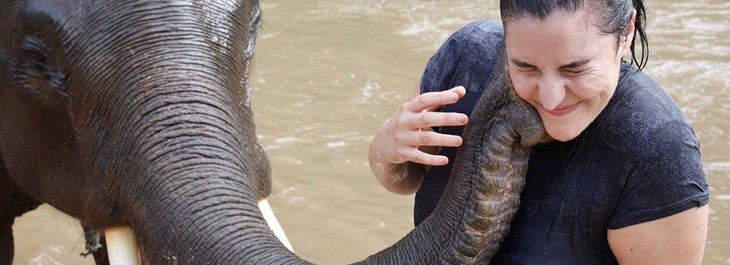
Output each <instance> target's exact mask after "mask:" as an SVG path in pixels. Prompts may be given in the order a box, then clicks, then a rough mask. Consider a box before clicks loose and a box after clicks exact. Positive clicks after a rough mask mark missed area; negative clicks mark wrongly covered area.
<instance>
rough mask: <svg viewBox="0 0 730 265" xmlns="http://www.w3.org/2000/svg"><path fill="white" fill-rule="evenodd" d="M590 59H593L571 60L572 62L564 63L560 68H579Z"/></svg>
mask: <svg viewBox="0 0 730 265" xmlns="http://www.w3.org/2000/svg"><path fill="white" fill-rule="evenodd" d="M590 61H591V60H590V59H584V60H578V61H574V62H570V63H567V64H564V65H561V66H560V69H561V70H563V69H573V68H579V67H581V66H584V65H586V64H588V63H589V62H590Z"/></svg>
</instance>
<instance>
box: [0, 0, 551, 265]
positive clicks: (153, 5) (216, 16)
mask: <svg viewBox="0 0 730 265" xmlns="http://www.w3.org/2000/svg"><path fill="white" fill-rule="evenodd" d="M260 20H261V10H260V7H259V3H258V1H241V0H238V1H237V0H229V1H222V0H209V1H201V0H180V1H148V0H145V1H141V0H44V1H40V0H0V265H6V264H11V263H12V258H13V251H14V249H13V235H12V224H13V222H14V219H15V217H17V216H20V215H22V214H23V213H25V212H27V211H30V210H32V209H34V208H35V207H37V206H38V205H39V204H41V203H48V204H50V205H52V206H54V207H56V208H57V209H59V210H61V211H63V212H65V213H67V214H69V215H71V216H73V217H75V218H78V219H79V220H80V221H81V224H82V226H83V227H84V229H85V231H86V232H87V236H88V237H87V240H88V242H87V248H89V249H90V250H95V251H94V258H95V259H96V260H97V263H99V264H105V263H108V261H107V260H106V259H105V255H104V254H105V253H104V251H105V248H104V247H101V248H100V249H98V250H97V245H96V240H95V237H96V236H98V235H99V232H100V231H103V229H104V228H106V227H109V226H113V225H120V224H129V225H130V226H131V227H132V228H133V230H134V231H135V233H136V235H137V242H138V244H139V246H140V251H141V256H142V260H143V262H144V263H146V264H303V263H307V262H306V261H302V260H300V259H299V258H298V257H296V256H295V255H294V254H293V253H291V252H289V251H288V250H287V249H286V248H285V247H284V246H283V245H282V244H281V243H280V242H279V241H278V240H277V239H276V237H275V236H274V234H273V233H272V232H271V230H270V229H269V228H268V226H267V224H266V222H265V221H264V220H263V218H262V215H261V212H260V210H259V209H258V208H257V206H256V205H257V201H258V200H259V199H262V198H265V197H266V196H267V195H268V194H269V192H270V190H271V181H270V176H269V171H270V170H269V164H268V160H267V158H266V155H265V154H264V153H263V151H262V149H261V147H260V146H259V144H258V142H257V140H256V133H255V127H254V124H253V121H252V115H253V114H252V110H251V106H250V98H249V95H248V82H247V76H248V71H249V64H250V62H251V59H252V56H253V53H254V45H255V40H256V32H257V29H258V27H259V24H260ZM503 59H504V58H502V60H500V67H499V68H498V69H499V70H498V71H495V72H496V73H495V74H494V76H493V82H492V85H490V86H491V87H490V88H489V89H488V90H487V92H485V97H483V98H482V102H484V103H480V104H479V106H478V107H477V109H476V110H475V113H474V114H473V115H472V118H471V120H472V123H471V124H470V125H468V126H467V129H466V131H465V144H464V146H463V147H462V148H461V150H460V151H459V155H458V158H457V165H456V166H455V168H456V169H455V170H454V173H453V174H452V176H451V180H450V182H449V185H448V187H447V189H446V192H445V194H444V197H443V199H442V201H441V203H440V204H439V206H438V208H437V210H436V212H434V214H433V215H432V216H431V217H430V218H429V219H427V220H426V221H425V222H424V223H422V224H421V225H419V226H418V227H417V228H416V229H414V230H413V231H412V232H410V233H409V234H408V235H406V236H405V237H404V238H403V239H402V240H400V241H399V242H397V243H395V244H394V245H393V246H391V247H389V248H387V249H385V250H383V251H381V252H380V253H376V254H374V255H373V256H370V257H369V258H368V259H366V260H365V261H362V263H371V264H444V263H449V264H468V263H475V262H476V263H486V262H488V260H489V258H490V256H491V254H492V253H493V252H494V251H496V248H497V247H498V245H499V242H500V241H501V238H502V236H503V235H504V234H506V233H507V231H508V229H509V220H510V219H511V216H512V215H513V214H514V212H515V211H516V209H517V208H516V207H517V203H518V200H519V192H520V190H521V188H522V185H524V173H525V172H524V171H525V170H526V166H525V164H526V161H527V150H528V149H527V147H528V146H530V145H532V144H534V143H535V142H537V141H538V140H539V139H540V138H541V137H542V134H543V132H542V128H541V125H540V124H541V123H540V122H539V117H537V114H536V113H535V112H534V110H533V109H532V108H530V107H529V106H527V105H526V104H524V102H521V101H520V100H519V99H518V98H517V97H516V96H515V95H514V93H513V92H512V89H511V87H510V85H509V80H508V79H507V78H506V76H505V73H504V62H503ZM100 241H101V242H100V243H102V244H103V237H102V238H101V240H100ZM323 251H324V250H323Z"/></svg>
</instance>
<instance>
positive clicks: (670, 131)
mask: <svg viewBox="0 0 730 265" xmlns="http://www.w3.org/2000/svg"><path fill="white" fill-rule="evenodd" d="M647 134H648V135H647V138H648V139H647V142H646V143H651V144H645V146H640V148H646V149H649V150H644V152H643V153H638V154H637V156H636V157H635V158H634V159H633V168H632V170H631V172H630V174H629V175H628V177H627V178H626V182H625V183H624V187H623V191H622V196H621V199H620V201H619V202H618V205H617V208H616V210H615V212H614V213H613V215H612V217H611V219H610V220H609V223H608V228H609V229H618V228H623V227H626V226H630V225H634V224H639V223H644V222H648V221H652V220H656V219H660V218H664V217H667V216H670V215H673V214H676V213H680V212H682V211H685V210H687V209H690V208H693V207H699V206H702V205H705V204H707V203H708V202H709V187H708V184H707V181H706V178H705V174H704V172H703V169H702V161H701V156H700V149H699V144H698V142H697V140H696V138H695V137H694V132H693V131H692V129H691V128H690V127H689V125H688V124H687V123H685V122H682V121H671V122H668V123H665V124H663V125H661V126H660V127H658V128H656V129H655V130H652V131H649V132H648V133H647Z"/></svg>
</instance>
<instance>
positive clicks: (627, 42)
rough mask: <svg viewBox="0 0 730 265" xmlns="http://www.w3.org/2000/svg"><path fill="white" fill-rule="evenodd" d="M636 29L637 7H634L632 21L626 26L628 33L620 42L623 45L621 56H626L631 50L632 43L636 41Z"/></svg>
mask: <svg viewBox="0 0 730 265" xmlns="http://www.w3.org/2000/svg"><path fill="white" fill-rule="evenodd" d="M635 31H636V9H634V12H633V14H631V22H629V25H628V26H627V27H626V31H625V32H626V35H624V36H623V37H622V38H621V39H622V41H621V42H620V43H619V45H621V47H620V48H621V54H620V55H621V58H623V57H624V56H626V55H627V54H628V53H629V52H630V51H631V44H632V43H633V42H634V32H635Z"/></svg>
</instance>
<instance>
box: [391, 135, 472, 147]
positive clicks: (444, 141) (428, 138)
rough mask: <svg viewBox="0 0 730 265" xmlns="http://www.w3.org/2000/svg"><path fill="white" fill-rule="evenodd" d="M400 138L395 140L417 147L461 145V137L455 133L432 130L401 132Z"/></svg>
mask: <svg viewBox="0 0 730 265" xmlns="http://www.w3.org/2000/svg"><path fill="white" fill-rule="evenodd" d="M399 137H400V138H401V139H397V140H396V141H398V142H400V143H402V144H403V145H407V146H412V147H416V148H417V147H418V146H446V147H458V146H461V142H462V140H461V137H460V136H457V135H450V134H442V133H437V132H434V131H409V132H403V133H402V134H401V135H400V136H399Z"/></svg>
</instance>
